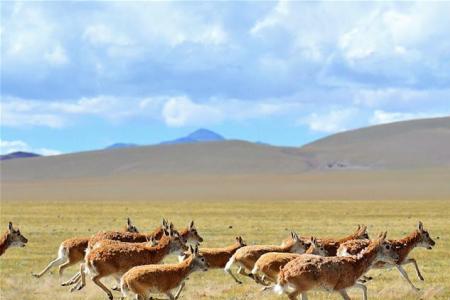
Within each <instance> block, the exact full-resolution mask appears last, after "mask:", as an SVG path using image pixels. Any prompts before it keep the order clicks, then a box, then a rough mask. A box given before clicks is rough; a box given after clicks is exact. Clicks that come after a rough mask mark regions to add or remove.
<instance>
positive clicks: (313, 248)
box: [252, 238, 326, 282]
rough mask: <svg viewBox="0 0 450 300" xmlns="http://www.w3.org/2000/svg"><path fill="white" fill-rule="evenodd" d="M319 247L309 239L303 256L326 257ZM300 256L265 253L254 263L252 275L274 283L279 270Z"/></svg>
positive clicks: (313, 240)
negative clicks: (309, 243) (259, 274)
mask: <svg viewBox="0 0 450 300" xmlns="http://www.w3.org/2000/svg"><path fill="white" fill-rule="evenodd" d="M321 247H322V246H321V245H319V244H317V241H316V239H314V238H311V245H310V246H309V248H308V250H306V252H305V254H314V255H326V252H324V251H323V250H321V249H320V248H321ZM300 255H303V254H299V253H279V252H270V253H266V254H264V255H262V256H261V257H260V258H259V259H258V260H257V261H256V263H255V267H254V268H253V270H252V274H253V275H257V273H258V272H260V273H262V274H263V276H264V278H263V279H269V280H270V281H272V282H276V281H277V277H278V273H279V272H280V269H281V268H282V267H284V266H285V265H286V264H287V263H288V262H290V261H291V260H294V259H296V258H298V257H299V256H300Z"/></svg>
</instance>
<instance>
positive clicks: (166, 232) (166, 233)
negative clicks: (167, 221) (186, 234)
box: [163, 228, 170, 236]
mask: <svg viewBox="0 0 450 300" xmlns="http://www.w3.org/2000/svg"><path fill="white" fill-rule="evenodd" d="M163 230H164V235H166V236H168V235H170V232H169V231H168V230H167V228H164V229H163Z"/></svg>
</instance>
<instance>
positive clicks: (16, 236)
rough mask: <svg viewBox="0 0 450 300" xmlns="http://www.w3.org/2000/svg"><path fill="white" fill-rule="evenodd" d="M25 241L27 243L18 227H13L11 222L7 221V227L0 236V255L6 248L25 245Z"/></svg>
mask: <svg viewBox="0 0 450 300" xmlns="http://www.w3.org/2000/svg"><path fill="white" fill-rule="evenodd" d="M26 243H28V240H27V238H26V237H24V236H23V235H22V234H21V233H20V230H19V228H14V227H13V224H12V223H11V222H9V224H8V229H7V230H6V232H5V233H4V234H3V235H2V236H1V237H0V256H1V255H3V253H5V251H6V249H8V248H10V247H25V244H26Z"/></svg>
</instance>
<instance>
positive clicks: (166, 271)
mask: <svg viewBox="0 0 450 300" xmlns="http://www.w3.org/2000/svg"><path fill="white" fill-rule="evenodd" d="M207 267H208V263H207V262H206V261H205V259H204V257H203V255H202V254H199V253H198V250H197V249H196V250H195V251H192V250H191V251H190V253H189V254H188V258H187V259H186V260H184V261H182V262H180V263H178V264H165V265H154V264H153V265H144V266H137V267H134V268H132V269H130V270H129V271H128V272H126V273H125V274H124V275H123V276H122V278H121V290H122V293H125V291H126V292H128V291H132V292H133V293H135V294H137V295H138V297H139V299H148V298H149V294H150V292H153V293H164V294H166V295H168V296H169V299H175V297H174V296H172V294H171V290H173V289H175V288H176V287H178V286H180V285H181V284H182V283H183V282H184V280H185V279H186V278H187V276H188V275H189V274H191V273H192V272H193V271H195V270H197V269H203V271H206V270H207ZM180 291H181V289H180V290H179V292H180Z"/></svg>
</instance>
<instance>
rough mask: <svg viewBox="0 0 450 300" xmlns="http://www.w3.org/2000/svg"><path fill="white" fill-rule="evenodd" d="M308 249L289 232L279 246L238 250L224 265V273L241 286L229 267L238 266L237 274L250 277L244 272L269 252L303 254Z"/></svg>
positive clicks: (248, 247)
mask: <svg viewBox="0 0 450 300" xmlns="http://www.w3.org/2000/svg"><path fill="white" fill-rule="evenodd" d="M308 247H309V245H308V244H306V243H305V242H304V241H303V240H302V239H300V238H299V237H298V235H297V234H296V233H294V232H291V238H290V239H287V240H285V241H284V242H283V244H282V245H281V246H277V245H251V246H245V247H242V248H239V249H238V250H237V251H236V253H234V254H233V256H231V258H230V260H229V261H228V262H227V264H226V265H225V268H224V270H225V272H226V273H228V274H230V276H231V277H233V279H234V280H235V281H236V282H237V283H239V284H242V282H241V281H240V280H238V279H237V278H236V276H235V275H234V274H233V273H232V272H231V267H232V266H233V265H237V266H238V271H237V273H238V274H241V275H245V276H250V277H252V274H248V273H246V272H245V271H246V270H247V271H248V272H250V271H251V270H252V269H253V267H254V265H255V262H256V261H257V260H258V258H259V257H260V256H261V255H263V254H266V253H269V252H291V253H305V251H306V250H307V249H308Z"/></svg>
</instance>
